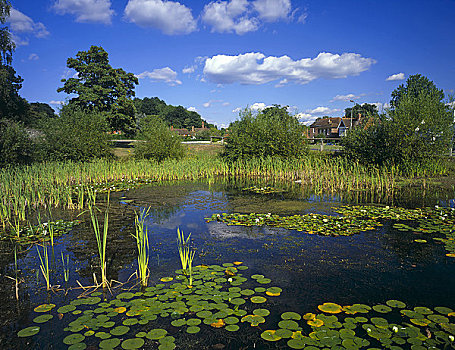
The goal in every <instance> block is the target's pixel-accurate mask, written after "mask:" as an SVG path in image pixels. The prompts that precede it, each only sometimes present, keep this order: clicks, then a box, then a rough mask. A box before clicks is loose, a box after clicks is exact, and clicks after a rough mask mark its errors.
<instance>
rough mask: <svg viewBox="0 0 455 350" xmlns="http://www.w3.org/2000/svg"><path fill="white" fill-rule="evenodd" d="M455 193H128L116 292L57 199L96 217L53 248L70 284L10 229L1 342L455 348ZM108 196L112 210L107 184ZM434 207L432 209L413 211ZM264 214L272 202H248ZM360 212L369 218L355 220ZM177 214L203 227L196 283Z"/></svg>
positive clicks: (286, 186) (212, 185) (187, 186)
mask: <svg viewBox="0 0 455 350" xmlns="http://www.w3.org/2000/svg"><path fill="white" fill-rule="evenodd" d="M453 197H454V196H453V192H452V193H450V192H449V193H447V192H436V191H431V190H430V191H427V192H426V193H423V192H422V191H420V190H419V191H414V192H412V191H411V192H406V193H405V192H403V193H394V194H388V195H383V194H378V193H363V192H355V193H348V194H344V195H339V194H338V195H336V194H323V193H318V194H315V193H313V192H312V191H311V189H307V188H305V187H303V186H302V185H300V184H298V183H274V184H266V183H260V182H256V183H246V182H235V181H232V182H230V181H219V182H208V181H203V182H174V183H156V184H151V185H147V186H143V187H139V188H136V189H132V190H130V191H124V192H112V193H111V194H110V208H109V231H108V239H107V250H106V257H107V259H106V268H107V275H108V279H109V280H112V284H111V288H112V289H111V291H104V293H103V290H102V289H101V288H98V289H97V290H95V289H94V288H92V289H89V288H88V287H89V286H91V285H94V274H95V275H96V277H95V278H96V279H97V281H98V282H99V280H100V273H99V270H100V268H99V265H100V264H99V258H98V250H97V249H98V248H97V243H96V239H95V235H94V233H93V229H92V226H91V225H92V224H91V220H90V216H89V215H88V213H83V214H82V215H80V216H77V214H78V212H72V211H53V213H52V216H53V218H55V219H63V220H66V221H74V220H80V221H81V222H80V223H78V224H76V225H75V226H73V227H72V228H70V229H69V232H68V233H66V234H63V235H61V236H59V237H56V238H55V241H54V246H53V247H52V248H51V247H50V246H49V247H48V252H49V261H50V262H49V264H50V283H51V284H52V285H53V286H58V287H55V288H54V291H49V292H48V291H46V288H45V282H44V279H43V275H42V273H41V271H40V255H41V258H43V252H44V250H43V248H42V247H39V250H38V249H37V247H36V246H35V245H33V246H27V245H23V246H22V248H17V252H18V253H17V262H16V264H17V269H16V267H15V266H16V265H15V259H14V245H13V244H12V243H11V242H7V241H3V242H1V260H0V264H1V268H2V270H1V271H2V284H1V286H0V291H1V293H2V297H3V303H2V308H1V311H0V319H1V332H0V348H2V349H20V348H27V349H66V348H70V349H85V348H87V349H98V348H105V349H111V348H118V349H121V348H124V349H135V348H144V349H158V348H159V349H173V348H177V349H182V348H188V349H250V348H251V349H252V348H257V349H282V348H283V349H284V348H295V349H302V348H305V349H310V350H311V349H321V348H333V349H359V348H365V349H366V348H378V349H383V348H390V349H411V348H412V349H439V348H444V347H446V348H454V347H455V345H454V344H455V343H454V340H453V336H454V335H455V325H454V324H455V313H454V312H453V310H455V293H454V292H453V291H454V290H455V258H454V257H453V251H452V250H451V249H453V244H455V242H453V237H454V231H453V226H451V227H450V225H449V226H447V225H446V226H441V225H443V224H444V223H445V222H454V221H453V220H454V216H455V215H452V214H451V210H450V208H449V209H444V208H443V207H450V206H451V205H452V206H453ZM359 204H365V205H367V206H368V207H367V209H365V207H359V206H358V205H359ZM97 206H99V208H100V212H99V220H100V224H101V225H102V223H103V215H104V210H105V208H106V195H105V194H104V195H99V196H98V202H97ZM346 206H347V207H346ZM435 206H439V207H440V208H436V209H434V207H435ZM371 207H375V208H380V210H379V211H378V212H375V211H370V209H368V208H371ZM396 207H400V208H408V209H409V212H407V211H402V212H400V215H401V216H398V217H396V218H394V219H393V220H392V219H390V216H387V215H389V214H387V215H386V216H384V215H383V213H384V211H385V210H395V209H393V208H396ZM423 207H427V208H430V209H427V210H428V212H424V213H420V212H418V213H417V211H416V212H412V213H414V214H412V215H417V216H418V217H419V218H417V219H416V217H412V218H411V217H410V216H409V215H411V214H409V213H411V211H412V209H414V208H423ZM146 208H150V211H149V215H148V216H147V217H146V219H145V221H144V225H145V226H146V227H147V230H148V238H149V245H150V251H149V264H148V266H149V269H150V277H149V280H148V287H147V288H145V289H144V288H141V287H140V286H139V285H138V284H137V283H136V282H137V280H136V279H135V278H136V277H135V276H134V272H135V271H136V270H137V260H136V259H137V246H136V242H135V240H134V238H133V236H132V235H133V234H134V232H135V231H134V230H135V224H134V223H135V222H134V220H135V213H139V212H141V211H143V210H144V209H146ZM346 208H347V209H346ZM353 208H354V209H353ZM386 208H387V209H386ZM389 208H390V209H389ZM343 210H344V211H343ZM353 210H354V211H355V212H357V213H358V212H359V211H361V210H363V211H364V212H363V213H364V214H362V215H363V217H364V218H363V219H359V218H358V217H360V215H359V214H356V215H354V214H353ZM438 210H441V212H440V213H439V212H438ZM435 211H436V214H435ZM430 212H431V213H430ZM223 213H225V214H230V213H237V214H236V215H235V216H233V217H229V216H228V215H223ZM251 213H260V214H261V215H250V216H248V217H242V216H241V215H240V214H251ZM387 213H389V211H387ZM415 213H417V214H415ZM428 213H430V214H428ZM218 214H219V216H218ZM310 214H314V215H310ZM295 215H298V216H299V217H297V216H295ZM381 215H383V216H382V217H380V216H381ZM393 215H395V212H393ZM431 215H433V216H431ZM444 215H445V217H444ZM41 217H42V220H43V221H45V220H46V213H41ZM301 217H303V218H304V219H301ZM343 217H344V218H343ZM210 218H212V219H213V220H209V219H210ZM223 218H224V219H225V220H223ZM283 218H284V219H283ZM345 218H348V219H347V221H346V220H345ZM445 218H447V219H446V221H445V222H444V221H441V220H444V219H445ZM402 219H404V220H402ZM410 219H412V220H410ZM280 220H281V221H280ZM299 220H304V221H299ZM305 220H306V221H305ZM450 220H452V221H450ZM223 221H224V222H223ZM228 223H229V225H228ZM354 224H355V225H360V226H359V227H360V229H359V230H358V231H359V233H356V234H353V235H347V234H349V233H352V232H354V231H355V230H354V231H352V232H351V228H352V227H354V226H353V225H354ZM299 225H300V226H299ZM362 225H363V226H362ZM419 225H420V226H419ZM438 225H439V226H438ZM418 227H420V229H418ZM441 227H442V228H441ZM177 229H179V230H181V231H183V232H184V234H185V236H186V237H187V236H188V234H190V233H191V237H190V242H191V243H190V244H191V248H192V249H194V251H195V257H194V261H193V266H194V269H193V270H194V271H193V277H194V281H193V283H189V277H188V276H186V275H185V274H184V271H182V266H181V263H180V257H179V252H178V244H177ZM318 230H319V231H320V232H318ZM309 232H310V233H312V234H309ZM324 232H326V233H327V234H330V235H328V236H326V235H324V234H325V233H324ZM317 233H319V234H317ZM321 233H322V234H321ZM38 251H39V252H40V254H38ZM64 271H67V273H69V278H68V281H66V282H65V278H64ZM16 273H18V279H19V280H20V283H19V285H18V297H19V300H16V291H15V281H14V279H13V278H14V277H15V276H16ZM6 276H9V277H12V278H7V277H6ZM166 277H168V278H167V279H166ZM189 286H190V287H189ZM18 335H19V336H18Z"/></svg>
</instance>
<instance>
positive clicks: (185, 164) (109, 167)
mask: <svg viewBox="0 0 455 350" xmlns="http://www.w3.org/2000/svg"><path fill="white" fill-rule="evenodd" d="M445 164H446V163H445V161H444V160H440V161H438V162H436V163H431V164H420V165H417V164H415V165H413V166H411V167H409V168H408V169H404V168H399V167H396V166H388V167H385V166H384V167H375V166H365V165H362V164H360V163H358V162H357V161H353V160H347V159H346V158H343V157H330V156H321V155H308V156H307V157H305V158H301V159H282V158H270V157H267V158H262V159H248V160H238V161H234V162H226V161H223V160H222V159H221V158H219V157H216V156H213V155H207V154H205V155H204V154H200V153H197V154H192V155H189V156H187V157H185V158H183V159H179V160H176V159H168V160H165V161H162V162H156V161H148V160H126V161H109V160H96V161H93V162H85V163H82V162H81V163H77V162H70V161H68V162H60V163H56V162H52V163H41V164H34V165H31V166H25V167H18V168H8V169H1V170H0V193H2V196H1V198H0V221H1V227H3V230H5V228H6V227H10V228H15V229H16V230H17V227H20V225H21V224H23V223H24V222H26V219H27V215H28V214H29V213H31V212H33V211H35V210H37V209H40V208H51V207H61V208H66V209H78V210H83V209H85V208H87V205H88V202H89V200H88V199H87V195H88V191H90V190H93V189H94V188H96V187H97V186H100V185H101V184H121V186H122V188H125V189H127V188H129V186H134V183H135V182H141V181H142V182H144V181H147V182H157V181H170V180H197V179H209V180H210V179H214V178H216V177H224V178H248V179H256V178H260V179H267V180H281V181H283V180H284V181H296V180H299V181H301V182H302V184H304V185H306V186H310V187H312V188H313V189H314V191H315V193H323V192H325V193H341V192H346V191H356V190H362V191H372V192H376V193H379V192H381V193H391V192H393V190H394V189H395V188H396V187H397V185H396V183H397V181H398V180H399V179H400V178H402V177H409V175H410V176H413V177H418V176H423V175H424V176H434V175H436V176H439V175H444V174H447V167H446V165H445ZM12 223H14V224H12Z"/></svg>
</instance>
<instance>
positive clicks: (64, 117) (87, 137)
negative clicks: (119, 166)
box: [40, 105, 112, 161]
mask: <svg viewBox="0 0 455 350" xmlns="http://www.w3.org/2000/svg"><path fill="white" fill-rule="evenodd" d="M41 129H42V131H43V132H44V137H43V139H42V142H41V144H40V154H41V158H42V160H57V161H60V160H73V161H87V160H91V159H94V158H102V157H110V156H112V154H111V152H110V144H109V137H108V134H107V130H108V125H107V122H106V118H105V115H104V114H103V113H100V112H87V111H83V110H81V109H80V108H77V107H73V106H70V105H66V106H64V107H63V108H62V110H61V112H60V117H59V118H55V119H51V120H46V121H43V123H42V125H41Z"/></svg>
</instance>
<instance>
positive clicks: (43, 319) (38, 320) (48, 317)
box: [33, 314, 54, 323]
mask: <svg viewBox="0 0 455 350" xmlns="http://www.w3.org/2000/svg"><path fill="white" fill-rule="evenodd" d="M52 318H54V316H52V315H50V314H45V315H41V316H38V317H35V318H34V319H33V322H35V323H45V322H47V321H49V320H51V319H52Z"/></svg>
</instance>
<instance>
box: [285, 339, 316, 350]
mask: <svg viewBox="0 0 455 350" xmlns="http://www.w3.org/2000/svg"><path fill="white" fill-rule="evenodd" d="M287 344H288V346H289V347H290V348H291V349H303V348H305V342H304V341H303V340H302V339H289V340H288V342H287ZM308 348H310V347H307V349H308Z"/></svg>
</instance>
